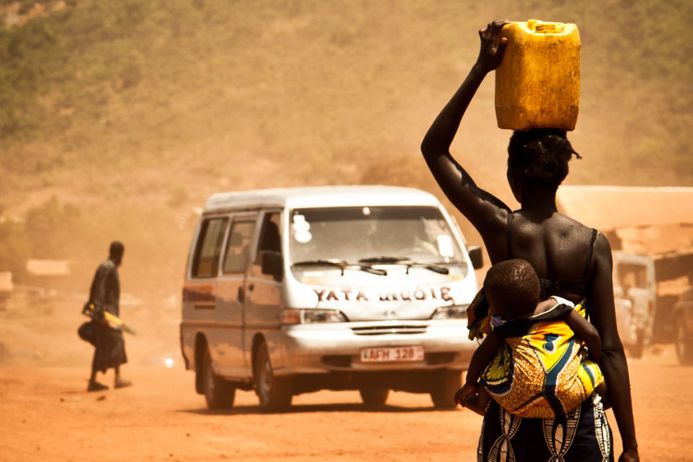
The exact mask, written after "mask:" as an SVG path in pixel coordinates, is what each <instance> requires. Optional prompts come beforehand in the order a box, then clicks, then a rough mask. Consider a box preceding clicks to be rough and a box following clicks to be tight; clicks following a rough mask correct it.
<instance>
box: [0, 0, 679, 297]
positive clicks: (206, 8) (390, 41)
mask: <svg viewBox="0 0 693 462" xmlns="http://www.w3.org/2000/svg"><path fill="white" fill-rule="evenodd" d="M10 3H11V2H8V1H6V0H3V1H2V2H0V11H2V8H6V7H8V5H10ZM37 3H38V2H32V1H27V0H23V1H22V2H20V6H21V11H20V13H21V14H27V12H29V11H31V9H32V8H34V5H35V4H37ZM46 3H55V2H46ZM64 6H65V7H64V8H61V9H54V10H50V12H49V14H43V15H39V16H36V17H33V18H31V19H29V20H26V21H25V22H23V23H22V24H18V25H8V24H6V25H5V26H0V63H1V64H0V107H1V108H2V110H1V111H0V175H2V178H3V179H4V180H5V181H3V182H0V183H1V184H0V197H1V198H2V201H3V203H4V205H5V212H4V214H5V215H6V216H7V217H10V218H14V219H22V220H24V221H23V224H17V223H14V222H12V223H13V224H10V223H11V222H10V221H6V222H3V223H0V269H2V267H4V266H7V267H16V266H17V263H16V262H17V261H18V260H21V258H20V257H19V256H18V255H20V254H21V255H25V254H28V255H31V256H34V257H46V258H47V257H49V256H56V257H57V256H59V257H70V258H79V259H81V260H88V262H89V264H92V263H95V262H96V261H98V260H96V258H97V256H99V258H100V256H101V255H102V254H103V253H104V252H105V250H104V249H105V248H106V246H107V242H108V241H109V240H110V239H112V238H116V237H118V238H121V239H123V240H126V238H125V237H122V236H126V237H127V242H126V244H131V246H134V249H135V250H136V252H134V253H133V254H132V255H133V258H135V259H136V260H135V263H134V264H133V270H132V272H131V274H134V273H135V272H136V270H135V269H134V268H135V267H137V268H139V267H141V266H151V258H157V259H158V260H157V261H159V262H166V264H165V265H163V266H165V267H167V268H168V267H172V268H174V269H173V270H172V271H174V270H175V274H174V276H173V277H170V278H169V275H167V276H166V277H167V278H169V279H171V280H172V281H173V282H171V286H172V287H176V284H178V282H179V275H180V272H179V271H180V268H181V267H182V264H183V261H184V258H185V257H184V255H185V252H186V251H187V243H188V241H189V239H190V235H191V232H192V226H193V224H194V222H195V218H194V213H193V212H192V209H193V208H194V207H199V206H200V205H201V204H202V203H203V201H204V198H205V197H206V196H207V195H209V194H210V193H211V192H214V191H218V190H229V189H246V188H252V187H270V186H292V185H305V184H336V183H360V182H369V183H386V184H407V185H413V186H418V187H422V188H425V189H429V190H431V191H434V192H438V190H437V188H436V186H435V185H434V184H433V182H432V179H431V178H430V175H428V174H427V172H426V170H425V166H424V164H423V162H422V161H421V159H420V155H419V153H418V145H419V143H420V140H421V138H422V135H423V133H424V132H425V130H426V129H427V127H428V125H429V124H430V122H431V120H432V119H433V117H435V115H436V113H437V111H438V110H439V109H440V107H442V105H443V104H444V103H445V101H446V100H447V98H448V97H449V96H450V95H451V94H452V92H453V91H454V89H455V88H456V87H457V86H458V85H459V83H460V81H461V79H462V78H463V77H464V74H465V72H466V70H467V69H468V68H469V66H470V65H471V64H472V62H473V60H474V59H475V57H476V53H477V47H478V45H477V43H478V42H477V37H476V32H475V31H476V29H478V28H479V27H481V26H483V25H484V24H485V23H486V22H487V21H488V20H489V19H491V18H493V17H510V18H514V19H527V18H530V17H539V18H542V19H547V20H552V19H553V20H563V21H570V22H576V23H577V24H578V25H579V26H580V30H581V34H582V40H583V51H582V60H583V68H582V94H583V98H582V101H581V113H580V120H579V121H578V129H577V130H576V131H575V132H574V133H573V134H572V140H573V143H574V145H575V147H576V148H577V150H578V151H579V152H580V153H581V154H582V155H583V157H584V160H582V161H579V162H576V163H575V165H574V166H573V171H572V172H571V176H570V178H569V181H570V182H572V183H592V184H600V183H601V184H604V183H612V184H649V185H655V184H671V185H690V184H691V183H692V180H693V165H692V160H691V158H692V156H691V155H690V154H691V153H690V145H691V134H690V130H689V127H690V126H691V112H690V109H689V108H690V107H691V94H692V93H691V91H690V83H689V82H691V81H693V79H692V77H693V76H692V75H691V74H692V70H691V66H690V64H689V62H688V61H689V60H688V57H689V56H690V55H691V41H690V40H689V38H690V32H689V30H690V27H689V25H690V23H691V20H692V19H693V17H692V16H693V5H692V4H691V2H687V1H685V0H673V1H671V2H665V3H662V2H658V1H655V0H641V1H638V2H628V1H623V0H607V1H605V2H601V3H599V2H572V3H571V2H564V1H562V0H554V1H551V2H538V1H536V0H519V1H512V2H511V1H509V0H508V1H504V2H494V4H493V5H486V4H480V3H478V2H466V3H465V4H461V3H460V2H458V1H450V2H440V1H423V2H419V1H417V2H405V1H401V2H370V1H366V0H357V1H338V2H321V1H319V0H305V1H292V2H273V1H265V0H261V1H237V2H227V1H223V0H119V1H117V2H101V1H95V0H73V1H69V2H65V4H64ZM462 130H463V132H464V136H463V137H462V142H459V143H457V144H456V145H455V146H454V148H455V151H456V152H457V153H458V155H459V156H460V157H461V158H464V159H465V166H468V167H469V169H470V171H471V172H472V173H473V174H474V175H475V177H476V178H477V181H478V182H479V183H480V184H482V185H484V186H485V187H487V188H488V189H490V190H491V191H492V192H494V193H495V194H497V195H499V196H501V197H502V198H503V199H505V200H508V201H511V200H512V199H511V197H510V194H509V191H508V190H507V187H506V186H505V185H504V174H503V173H502V172H503V169H504V162H505V160H504V156H503V152H504V150H505V144H506V143H507V134H505V133H500V132H499V131H498V130H497V129H496V128H495V121H494V115H493V79H492V78H489V79H487V82H485V83H484V85H483V86H482V88H481V89H480V91H479V95H478V96H477V99H476V100H475V101H474V103H473V105H472V107H471V108H470V113H469V116H468V118H466V119H465V122H464V124H463V127H462ZM487 153H490V154H487ZM631 165H633V166H634V167H631ZM53 196H55V199H51V197H53ZM30 210H31V212H30ZM22 226H23V228H21V227H22ZM18 227H19V228H18ZM20 228H21V229H23V230H24V231H23V232H19V231H18V230H19V229H20ZM463 228H465V230H466V231H468V227H465V226H464V225H463ZM46 233H48V234H49V236H48V235H47V234H46ZM160 233H163V234H164V235H166V236H167V237H166V238H164V239H161V238H160V237H161V234H160ZM71 241H77V242H79V245H75V244H74V243H72V244H71V243H70V242H71ZM3 249H4V250H3ZM8 249H9V250H8ZM129 249H130V247H129ZM75 255H78V257H75ZM145 255H146V258H148V259H150V261H146V260H145ZM12 262H14V263H12ZM176 265H177V266H176ZM176 275H178V276H176ZM152 277H154V278H157V280H160V279H161V278H160V277H159V276H158V275H153V276H152ZM137 279H138V281H139V282H141V281H142V280H143V278H142V277H140V275H138V276H137ZM133 282H134V276H133Z"/></svg>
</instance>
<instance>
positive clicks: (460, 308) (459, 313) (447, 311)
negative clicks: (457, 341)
mask: <svg viewBox="0 0 693 462" xmlns="http://www.w3.org/2000/svg"><path fill="white" fill-rule="evenodd" d="M468 306H469V305H450V306H441V307H440V308H438V309H436V310H435V311H434V312H433V315H432V316H431V319H467V307H468Z"/></svg>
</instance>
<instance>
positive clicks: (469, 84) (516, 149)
mask: <svg viewBox="0 0 693 462" xmlns="http://www.w3.org/2000/svg"><path fill="white" fill-rule="evenodd" d="M503 24H504V22H503V21H495V22H492V23H490V24H489V25H488V27H486V28H485V29H483V30H480V31H479V36H480V37H481V50H480V52H479V57H478V59H477V62H476V63H475V64H474V66H473V67H472V70H471V71H470V73H469V75H468V76H467V78H466V80H465V81H464V83H463V84H462V86H461V87H460V88H459V90H457V92H456V93H455V94H454V95H453V97H452V99H451V100H450V101H449V102H448V104H447V105H446V106H445V107H444V108H443V110H442V111H441V113H440V114H439V115H438V117H437V118H436V120H435V121H434V122H433V125H432V126H431V128H430V129H429V131H428V133H427V134H426V136H425V138H424V140H423V143H422V145H421V151H422V152H423V155H424V158H425V159H426V163H427V164H428V166H429V168H430V169H431V172H432V173H433V175H434V177H435V179H436V181H437V182H438V184H439V185H440V187H441V188H442V189H443V191H444V192H445V194H446V195H447V197H448V198H449V199H450V201H451V202H452V203H453V204H454V205H455V206H456V207H457V208H458V210H459V211H460V212H461V213H462V214H463V215H464V216H465V217H466V218H467V219H468V220H469V221H470V222H471V223H472V225H474V227H475V228H476V229H477V230H478V231H479V233H480V234H481V237H482V238H483V240H484V244H485V245H486V249H487V250H488V253H489V256H490V257H491V261H492V262H493V263H496V262H499V261H503V260H507V259H511V258H522V259H525V260H527V261H529V262H530V263H531V264H532V265H533V266H534V268H535V269H536V271H537V273H538V274H539V276H540V277H541V278H542V295H543V296H549V295H559V296H562V297H564V298H567V299H569V300H571V301H573V302H576V303H577V302H580V301H583V300H584V302H585V304H586V306H587V311H588V314H589V319H590V321H591V322H592V324H594V326H595V327H596V328H597V330H598V331H599V334H600V335H601V339H602V358H603V359H602V361H601V362H600V366H601V367H602V370H603V372H604V376H605V377H606V382H607V385H608V390H609V391H608V401H609V402H610V403H611V405H612V406H613V411H614V414H615V416H616V421H617V423H618V427H619V430H620V433H621V438H622V441H623V454H622V455H621V457H620V458H619V460H620V461H638V460H639V457H638V445H637V441H636V438H635V425H634V423H633V411H632V404H631V397H630V384H629V379H628V368H627V365H626V359H625V354H624V352H623V346H622V345H621V341H620V339H619V337H618V332H617V330H616V318H615V311H614V299H613V288H612V281H611V249H610V247H609V242H608V241H607V240H606V238H605V237H604V236H603V235H601V234H599V233H597V232H596V231H595V230H592V229H590V228H588V227H585V226H584V225H582V224H580V223H578V222H577V221H575V220H572V219H570V218H568V217H566V216H564V215H562V214H560V213H558V211H557V208H556V190H557V189H558V185H559V184H560V183H561V182H562V181H563V179H564V178H565V177H566V175H567V174H568V161H569V160H570V158H571V157H572V155H573V154H576V153H575V152H574V151H573V149H572V147H571V146H570V143H569V142H568V140H567V139H566V137H565V133H564V132H561V131H560V130H552V129H544V130H531V131H528V132H515V133H514V134H513V136H512V137H511V140H510V145H509V146H508V153H509V157H508V172H507V176H508V182H509V183H510V187H511V189H512V192H513V195H514V196H515V198H516V199H517V200H518V202H520V204H521V205H522V208H521V209H520V210H518V211H515V212H513V211H511V210H510V208H509V207H508V206H507V205H505V204H504V203H503V202H502V201H500V200H499V199H498V198H496V197H494V196H493V195H491V194H489V193H488V192H486V191H484V190H482V189H480V188H479V187H478V186H477V185H476V184H475V183H474V181H473V180H472V179H471V178H470V176H469V175H468V174H467V172H466V171H465V170H464V169H463V168H462V167H461V166H460V165H459V164H458V163H457V162H455V160H454V159H453V158H452V156H451V155H450V152H449V148H450V144H451V143H452V140H453V138H454V137H455V134H456V132H457V130H458V128H459V125H460V121H461V120H462V116H463V115H464V112H465V110H466V109H467V106H468V105H469V102H470V101H471V99H472V97H473V96H474V93H475V92H476V90H477V89H478V87H479V85H480V84H481V82H482V80H483V79H484V77H485V76H486V74H487V73H488V72H490V71H492V70H494V69H496V68H497V67H498V65H499V64H500V62H501V60H502V58H503V51H504V49H505V41H506V39H505V38H503V39H501V38H500V30H501V29H502V27H503ZM479 458H480V460H494V461H495V460H503V461H505V460H508V461H511V460H512V461H515V460H516V461H532V462H536V461H542V460H549V459H551V460H565V461H582V462H585V461H593V460H594V461H603V460H613V454H612V445H611V431H610V429H609V428H608V422H607V421H606V418H605V416H604V411H603V407H602V404H601V403H600V402H599V399H598V398H596V399H593V398H590V399H588V400H587V401H585V402H584V403H583V404H582V406H580V407H579V408H578V409H576V410H575V411H574V412H573V413H571V415H570V416H569V422H568V426H567V427H566V429H565V431H563V427H561V426H559V427H557V426H556V425H555V422H549V421H544V420H541V419H524V420H523V419H521V418H519V417H516V416H512V415H510V414H508V413H506V412H505V411H504V410H503V409H502V408H500V407H499V406H498V405H497V404H496V403H495V402H491V404H490V405H489V407H488V409H487V411H486V415H485V417H484V423H483V427H482V435H481V439H480V441H479Z"/></svg>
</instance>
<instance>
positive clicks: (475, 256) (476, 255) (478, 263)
mask: <svg viewBox="0 0 693 462" xmlns="http://www.w3.org/2000/svg"><path fill="white" fill-rule="evenodd" d="M467 252H469V259H470V260H471V261H472V266H473V267H474V269H479V268H481V267H482V266H484V256H483V254H482V253H481V247H479V246H478V245H472V246H469V247H467Z"/></svg>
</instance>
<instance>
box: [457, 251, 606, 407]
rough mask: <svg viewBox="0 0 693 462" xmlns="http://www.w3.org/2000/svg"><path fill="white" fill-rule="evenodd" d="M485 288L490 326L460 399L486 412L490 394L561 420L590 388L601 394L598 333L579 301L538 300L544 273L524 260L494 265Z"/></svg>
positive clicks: (504, 404)
mask: <svg viewBox="0 0 693 462" xmlns="http://www.w3.org/2000/svg"><path fill="white" fill-rule="evenodd" d="M484 291H485V292H486V297H487V299H488V302H489V315H490V316H491V332H490V334H489V335H488V336H487V337H486V338H485V339H484V341H483V342H482V343H481V345H480V346H479V348H478V349H477V350H476V351H475V352H474V355H473V356H472V360H471V362H470V365H469V370H468V371H467V377H466V381H465V385H464V386H463V387H462V388H461V389H460V390H459V391H458V392H457V393H456V395H455V401H457V402H458V403H460V404H461V405H462V406H465V407H468V408H470V409H472V410H474V411H476V412H478V413H480V414H483V413H484V411H485V409H486V403H487V401H488V398H489V396H490V397H491V398H493V399H494V400H495V401H496V402H498V404H499V405H500V406H502V407H503V408H504V409H505V410H507V411H508V412H510V413H512V414H515V415H518V416H520V417H527V418H542V419H560V420H563V419H565V415H566V414H567V413H568V412H570V411H571V410H573V409H575V408H576V407H578V406H579V405H580V403H582V402H583V401H584V400H585V399H587V398H588V397H590V396H591V395H592V394H593V393H595V392H596V393H598V394H599V395H600V396H604V387H605V384H604V378H603V376H602V373H601V370H600V369H599V366H597V364H596V362H598V361H599V359H600V357H601V340H600V337H599V333H598V332H597V329H596V328H595V327H594V326H593V325H592V324H590V323H589V322H588V321H587V320H586V319H585V311H584V309H583V308H582V306H581V304H579V305H577V306H575V305H573V303H572V302H570V301H568V300H565V299H562V298H560V297H555V296H554V297H549V298H548V299H547V300H539V293H540V283H539V277H538V276H537V274H536V272H535V271H534V268H533V267H532V265H530V264H529V263H528V262H527V261H525V260H521V259H514V260H506V261H504V262H501V263H498V264H496V265H494V266H493V267H491V269H490V270H489V271H488V273H487V275H486V279H485V280H484ZM479 385H481V388H480V387H479Z"/></svg>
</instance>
